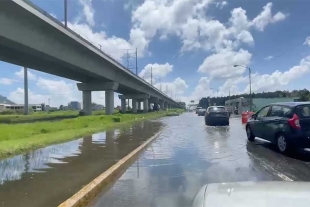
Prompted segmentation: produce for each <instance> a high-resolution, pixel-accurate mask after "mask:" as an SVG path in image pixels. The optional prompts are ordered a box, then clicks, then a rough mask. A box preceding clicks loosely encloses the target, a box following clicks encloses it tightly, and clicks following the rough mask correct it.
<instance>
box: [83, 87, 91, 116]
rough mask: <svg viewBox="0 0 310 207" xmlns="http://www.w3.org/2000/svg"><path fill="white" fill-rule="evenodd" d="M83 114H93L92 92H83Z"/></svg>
mask: <svg viewBox="0 0 310 207" xmlns="http://www.w3.org/2000/svg"><path fill="white" fill-rule="evenodd" d="M83 112H84V114H85V115H91V114H92V108H91V91H83Z"/></svg>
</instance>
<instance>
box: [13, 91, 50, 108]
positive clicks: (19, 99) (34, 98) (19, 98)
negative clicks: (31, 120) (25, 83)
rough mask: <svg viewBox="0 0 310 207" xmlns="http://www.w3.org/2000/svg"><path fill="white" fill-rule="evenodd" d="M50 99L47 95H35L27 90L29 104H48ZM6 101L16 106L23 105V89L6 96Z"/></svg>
mask: <svg viewBox="0 0 310 207" xmlns="http://www.w3.org/2000/svg"><path fill="white" fill-rule="evenodd" d="M49 98H50V96H49V95H41V94H36V93H34V92H33V91H32V90H29V89H28V99H29V100H28V102H29V104H41V103H44V102H45V103H46V104H47V103H48V102H47V101H48V99H49ZM8 99H10V100H11V101H13V102H15V103H17V104H23V103H24V89H23V88H17V89H16V90H15V91H13V92H11V93H10V94H9V96H8Z"/></svg>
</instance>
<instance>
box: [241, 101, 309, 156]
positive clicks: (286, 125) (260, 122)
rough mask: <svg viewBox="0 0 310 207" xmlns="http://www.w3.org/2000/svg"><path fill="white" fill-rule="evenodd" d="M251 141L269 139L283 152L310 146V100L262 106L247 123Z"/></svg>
mask: <svg viewBox="0 0 310 207" xmlns="http://www.w3.org/2000/svg"><path fill="white" fill-rule="evenodd" d="M246 133H247V137H248V140H249V141H254V139H255V137H259V138H262V139H265V140H268V141H270V142H272V143H273V144H275V145H276V147H277V149H278V150H279V151H280V152H281V153H286V152H288V151H289V150H291V149H296V148H309V147H310V102H287V103H275V104H270V105H268V106H265V107H263V108H261V109H260V110H259V111H258V112H256V113H255V114H253V115H252V117H250V119H249V120H248V122H247V124H246Z"/></svg>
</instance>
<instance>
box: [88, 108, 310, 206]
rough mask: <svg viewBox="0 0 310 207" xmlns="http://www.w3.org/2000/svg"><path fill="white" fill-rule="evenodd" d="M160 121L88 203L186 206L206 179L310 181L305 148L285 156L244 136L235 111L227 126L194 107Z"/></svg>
mask: <svg viewBox="0 0 310 207" xmlns="http://www.w3.org/2000/svg"><path fill="white" fill-rule="evenodd" d="M163 123H164V124H165V125H167V127H166V128H165V129H164V131H163V132H162V133H161V135H160V137H159V138H158V139H156V140H155V141H154V142H153V143H152V144H151V145H150V146H149V147H148V149H147V150H146V151H145V152H144V153H143V154H142V155H141V156H140V158H139V159H138V160H137V161H136V162H135V163H134V164H133V165H132V166H131V167H129V168H128V169H127V171H126V172H125V173H124V174H123V175H122V176H121V177H120V179H119V180H118V181H117V182H116V183H115V184H114V186H113V187H112V188H111V189H110V190H108V191H107V192H106V193H101V194H99V195H98V196H97V197H96V198H95V199H94V200H93V201H92V202H91V203H90V204H89V206H92V207H102V206H107V207H131V206H132V207H134V206H135V207H179V206H186V207H190V206H192V200H193V198H194V196H195V194H196V193H197V191H198V190H199V189H200V188H201V187H202V186H203V185H205V184H208V183H223V182H238V181H310V159H309V154H298V155H296V156H295V155H294V156H285V155H282V154H279V153H278V152H277V151H276V150H275V149H274V147H273V146H272V145H271V144H270V143H268V142H265V141H262V140H259V139H256V140H255V143H250V142H247V137H246V133H245V129H244V125H242V124H241V119H240V117H239V118H233V117H232V118H231V119H230V126H229V127H225V126H224V127H223V126H221V127H214V126H205V124H204V120H203V117H198V116H197V115H195V114H194V113H184V114H182V115H180V116H179V117H169V118H167V119H164V120H163Z"/></svg>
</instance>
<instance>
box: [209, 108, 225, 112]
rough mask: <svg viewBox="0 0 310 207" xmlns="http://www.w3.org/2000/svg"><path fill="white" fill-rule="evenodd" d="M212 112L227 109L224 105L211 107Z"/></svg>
mask: <svg viewBox="0 0 310 207" xmlns="http://www.w3.org/2000/svg"><path fill="white" fill-rule="evenodd" d="M209 111H210V112H226V109H225V108H224V107H210V109H209Z"/></svg>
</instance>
